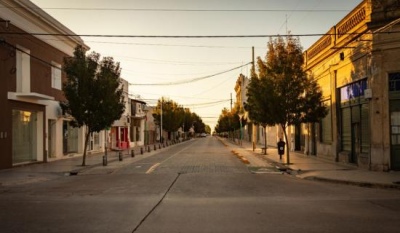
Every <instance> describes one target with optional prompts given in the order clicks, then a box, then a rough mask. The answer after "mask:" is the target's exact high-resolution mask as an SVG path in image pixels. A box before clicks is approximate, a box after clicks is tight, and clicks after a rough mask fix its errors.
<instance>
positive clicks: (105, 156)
mask: <svg viewBox="0 0 400 233" xmlns="http://www.w3.org/2000/svg"><path fill="white" fill-rule="evenodd" d="M103 166H107V155H103Z"/></svg>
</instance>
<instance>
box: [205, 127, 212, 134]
mask: <svg viewBox="0 0 400 233" xmlns="http://www.w3.org/2000/svg"><path fill="white" fill-rule="evenodd" d="M205 131H206V133H208V134H211V127H210V126H209V125H206V128H205Z"/></svg>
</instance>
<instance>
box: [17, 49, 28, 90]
mask: <svg viewBox="0 0 400 233" xmlns="http://www.w3.org/2000/svg"><path fill="white" fill-rule="evenodd" d="M16 59H17V65H16V68H17V92H24V93H28V92H31V57H30V51H29V50H28V49H26V48H23V47H21V46H19V45H17V48H16Z"/></svg>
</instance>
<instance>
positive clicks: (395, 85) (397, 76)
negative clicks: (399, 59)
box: [389, 73, 400, 92]
mask: <svg viewBox="0 0 400 233" xmlns="http://www.w3.org/2000/svg"><path fill="white" fill-rule="evenodd" d="M389 91H390V92H395V91H400V73H392V74H389Z"/></svg>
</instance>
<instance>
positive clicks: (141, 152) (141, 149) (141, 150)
mask: <svg viewBox="0 0 400 233" xmlns="http://www.w3.org/2000/svg"><path fill="white" fill-rule="evenodd" d="M140 154H141V155H142V154H143V147H140Z"/></svg>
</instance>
